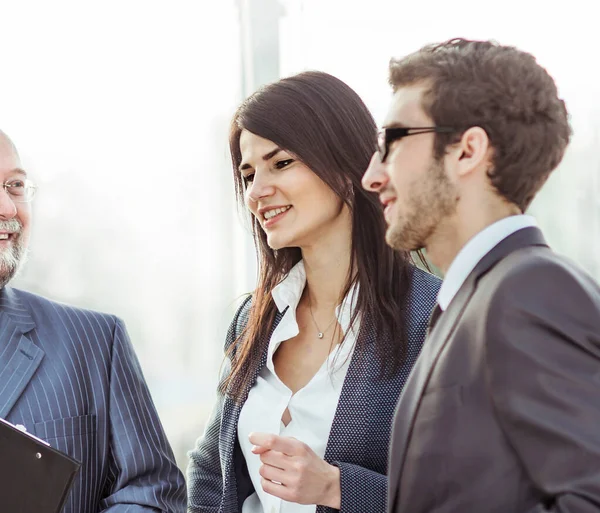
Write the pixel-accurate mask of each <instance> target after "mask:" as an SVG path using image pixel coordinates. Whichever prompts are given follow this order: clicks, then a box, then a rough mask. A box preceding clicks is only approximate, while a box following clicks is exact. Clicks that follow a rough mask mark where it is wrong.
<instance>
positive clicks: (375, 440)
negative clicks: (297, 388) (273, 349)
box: [188, 268, 440, 513]
mask: <svg viewBox="0 0 600 513" xmlns="http://www.w3.org/2000/svg"><path fill="white" fill-rule="evenodd" d="M439 287H440V280H439V279H437V278H436V277H434V276H432V275H430V274H428V273H425V272H423V271H421V270H419V269H416V268H415V269H414V272H413V280H412V285H411V291H410V299H409V315H408V317H409V319H408V322H409V325H408V327H407V333H408V341H409V348H408V355H407V359H406V362H405V364H404V365H403V366H402V368H401V369H400V371H399V372H398V373H397V374H395V375H394V376H393V377H392V378H389V379H382V378H381V377H380V376H379V374H380V373H379V364H378V362H377V359H376V358H374V348H373V345H374V343H375V337H374V335H373V333H374V330H373V329H372V328H370V327H369V324H368V319H365V326H364V329H363V330H362V332H361V335H360V336H361V337H367V340H366V344H365V345H364V349H363V351H358V348H357V350H355V352H354V355H353V357H352V360H351V362H350V367H349V369H348V373H347V375H346V380H345V381H344V386H343V388H342V393H341V396H340V401H339V403H338V408H337V411H336V415H335V418H334V421H333V425H332V427H331V432H330V435H329V440H328V444H327V450H326V451H325V460H326V461H327V462H329V463H331V464H334V465H337V466H338V467H339V468H340V476H341V491H342V501H341V509H340V511H341V512H342V513H365V512H369V513H384V512H385V510H386V494H387V477H386V472H387V461H388V445H389V440H390V430H391V423H392V418H393V415H394V410H395V407H396V403H397V400H398V397H399V395H400V392H401V391H402V387H403V386H404V383H405V381H406V379H407V377H408V374H409V372H410V370H411V369H412V366H413V364H414V362H415V360H416V359H417V356H418V355H419V352H420V350H421V346H422V344H423V340H424V338H425V330H426V327H427V322H428V319H429V314H430V312H431V310H432V308H433V306H434V305H435V303H436V298H437V293H438V290H439ZM249 307H250V298H248V299H247V300H246V301H244V303H243V304H242V305H241V307H240V308H239V309H238V312H237V313H236V316H235V317H234V320H233V322H232V323H231V326H230V328H229V331H228V333H227V339H226V347H228V346H229V345H230V344H231V343H232V342H233V341H234V340H235V337H236V333H239V332H240V330H241V329H242V327H243V326H244V325H245V323H246V322H247V318H248V312H249ZM281 317H282V315H281V314H280V313H278V314H277V316H276V319H275V323H274V326H273V327H272V329H271V333H272V331H273V329H274V328H275V326H276V325H277V323H278V322H279V321H280V320H281ZM270 336H271V334H269V337H270ZM266 354H267V353H266V352H265V353H264V354H263V359H262V364H261V367H262V366H263V365H264V364H265V362H266ZM228 371H229V368H228V367H226V368H225V369H224V376H225V375H226V373H227V372H228ZM259 372H260V368H259V369H258V370H257V372H256V374H255V377H254V381H255V380H256V376H257V375H258V373H259ZM254 381H253V382H252V383H250V384H249V385H248V390H249V389H250V387H251V386H252V385H253V384H254ZM240 410H241V405H237V404H235V403H234V402H233V401H232V400H231V399H230V398H229V397H224V396H222V395H218V397H217V403H216V405H215V407H214V409H213V412H212V414H211V417H210V419H209V420H208V422H207V425H206V429H205V432H204V434H203V436H202V437H200V438H199V439H198V442H197V444H196V447H195V448H194V450H192V451H191V452H190V454H189V456H190V463H189V466H188V488H189V496H188V511H189V512H190V513H239V512H240V511H241V507H242V503H243V500H244V499H245V498H246V497H247V496H248V495H249V494H250V493H251V491H252V488H251V486H252V485H251V483H250V480H249V477H248V475H247V469H246V464H245V462H244V459H243V456H242V453H241V450H240V448H239V443H238V441H237V423H238V418H239V414H240ZM333 511H335V510H333V509H331V508H325V507H322V506H319V507H318V508H317V512H318V513H332V512H333ZM267 513H269V512H267Z"/></svg>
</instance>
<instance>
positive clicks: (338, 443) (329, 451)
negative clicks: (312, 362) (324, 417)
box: [317, 317, 379, 511]
mask: <svg viewBox="0 0 600 513" xmlns="http://www.w3.org/2000/svg"><path fill="white" fill-rule="evenodd" d="M363 318H364V317H363ZM363 322H364V323H365V326H364V329H363V328H361V329H360V330H359V334H358V338H357V340H356V342H355V347H354V352H353V353H352V358H351V359H350V365H349V366H348V371H347V372H346V377H345V379H344V384H343V385H342V390H341V392H340V399H339V401H338V405H337V408H336V411H335V416H334V418H333V423H332V425H331V430H330V434H329V440H328V441H327V447H326V449H325V457H324V459H325V461H327V462H331V461H336V460H340V459H342V458H343V455H342V454H340V452H341V451H342V448H343V447H345V446H347V444H346V439H347V432H348V423H347V419H348V418H352V417H354V418H355V422H356V423H357V424H361V423H362V424H365V423H367V422H369V421H370V419H368V418H366V417H364V416H363V417H361V416H358V417H356V415H355V414H353V412H356V411H357V410H356V405H361V404H366V403H367V400H366V398H365V396H366V395H367V393H368V391H369V390H368V387H365V386H361V384H362V383H363V382H364V380H365V379H366V378H369V377H371V376H370V374H371V369H372V365H373V364H376V365H377V370H379V367H378V363H377V362H376V360H375V359H374V358H373V354H372V352H371V351H372V346H373V343H374V342H375V340H374V333H375V327H374V326H373V323H372V322H371V321H370V319H365V320H364V321H363ZM367 337H368V338H367ZM344 343H346V342H344ZM361 442H362V441H361V440H356V441H355V444H354V450H358V446H359V444H360V443H361ZM323 510H324V509H323V508H322V507H320V506H319V508H317V511H323Z"/></svg>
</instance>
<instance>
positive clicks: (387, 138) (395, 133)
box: [377, 126, 456, 163]
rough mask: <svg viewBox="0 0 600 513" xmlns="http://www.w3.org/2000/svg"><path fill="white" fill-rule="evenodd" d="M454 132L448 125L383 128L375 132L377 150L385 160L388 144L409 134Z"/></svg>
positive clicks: (382, 159)
mask: <svg viewBox="0 0 600 513" xmlns="http://www.w3.org/2000/svg"><path fill="white" fill-rule="evenodd" d="M431 132H436V133H451V132H456V129H454V128H451V127H448V126H422V127H394V128H383V129H382V130H380V131H379V133H378V134H377V151H378V152H379V158H380V159H381V162H382V163H383V162H385V159H386V158H387V156H388V153H389V151H390V144H392V143H393V142H394V141H397V140H398V139H402V138H403V137H408V136H409V135H419V134H429V133H431Z"/></svg>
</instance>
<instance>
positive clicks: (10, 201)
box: [0, 132, 31, 287]
mask: <svg viewBox="0 0 600 513" xmlns="http://www.w3.org/2000/svg"><path fill="white" fill-rule="evenodd" d="M26 178H27V176H26V174H25V172H24V171H23V170H22V169H21V162H20V159H19V155H18V154H17V152H16V150H15V148H14V146H13V145H12V143H11V142H10V140H9V139H8V138H7V137H6V136H5V135H4V134H2V133H1V132H0V183H2V184H7V183H12V184H18V183H19V182H20V181H21V180H25V179H26ZM30 222H31V203H24V202H19V201H15V198H14V197H13V196H11V194H9V193H8V192H7V189H6V187H0V287H3V286H4V285H6V284H7V283H8V282H9V281H10V280H11V279H12V278H13V276H14V275H15V273H16V272H17V270H18V269H19V266H20V265H21V264H22V263H23V261H24V259H25V255H26V253H27V247H28V245H29V234H30Z"/></svg>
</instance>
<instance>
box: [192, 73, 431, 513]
mask: <svg viewBox="0 0 600 513" xmlns="http://www.w3.org/2000/svg"><path fill="white" fill-rule="evenodd" d="M375 146H376V126H375V123H374V121H373V118H372V117H371V115H370V113H369V111H368V110H367V108H366V107H365V105H364V104H363V102H362V101H361V100H360V98H359V97H358V96H357V94H356V93H355V92H354V91H353V90H352V89H350V88H349V87H348V86H347V85H346V84H344V83H343V82H341V81H340V80H338V79H336V78H334V77H332V76H331V75H328V74H325V73H319V72H305V73H300V74H298V75H295V76H292V77H289V78H285V79H282V80H280V81H278V82H275V83H273V84H270V85H268V86H266V87H264V88H262V89H260V90H259V91H258V92H256V93H255V94H254V95H252V96H251V97H250V98H248V99H247V100H246V101H245V102H244V103H243V104H242V105H241V106H240V108H239V109H238V111H237V113H236V114H235V116H234V119H233V122H232V129H231V134H230V149H231V157H232V162H233V168H234V176H235V185H236V193H237V196H238V198H239V200H240V201H241V202H242V204H243V205H245V206H246V207H247V209H248V210H249V212H250V214H251V216H252V220H253V231H254V236H255V241H256V245H257V251H258V254H259V262H260V270H259V278H258V286H257V288H256V290H255V292H254V293H253V295H252V296H251V297H250V298H247V299H246V301H244V303H243V304H242V306H241V307H240V308H239V309H238V312H237V314H236V315H235V318H234V320H233V322H232V323H231V326H230V329H229V332H228V334H227V341H226V350H227V360H226V362H227V365H226V369H225V373H224V375H223V380H222V382H221V385H220V387H219V394H218V402H217V405H216V407H215V409H214V411H213V414H212V416H211V418H210V420H209V422H208V425H207V427H206V431H205V433H204V435H203V436H202V437H201V438H200V439H199V441H198V444H197V447H196V448H195V450H193V451H192V452H191V453H190V465H189V468H188V478H189V483H188V486H189V506H188V507H189V511H191V512H203V513H208V512H211V513H217V512H218V513H238V512H242V513H271V512H280V513H300V512H307V513H308V512H313V513H314V512H315V510H316V511H317V512H324V511H334V510H340V511H344V512H349V513H350V512H351V513H354V512H355V513H364V512H366V511H368V512H373V513H378V512H381V513H383V512H384V511H385V501H386V490H387V484H386V475H385V473H386V463H387V451H388V443H389V436H390V424H391V420H392V416H393V412H394V408H395V405H396V402H397V400H398V396H399V394H400V392H401V390H402V387H403V385H404V382H405V380H406V378H407V376H408V374H409V372H410V369H411V368H412V365H413V363H414V361H415V359H416V357H417V355H418V353H419V351H420V348H421V345H422V343H423V339H424V337H425V329H426V325H427V320H428V316H429V313H430V312H431V310H432V308H433V305H434V304H435V301H436V295H437V291H438V289H439V280H438V279H437V278H435V277H434V276H432V275H430V274H428V273H426V272H424V271H421V270H419V269H417V268H416V267H414V266H413V265H411V263H410V257H409V255H408V254H401V253H396V252H394V251H392V250H391V249H389V247H388V246H387V245H386V243H385V231H386V226H385V221H384V218H383V213H382V207H381V204H380V203H379V201H378V199H377V197H376V196H374V195H372V194H370V193H367V192H365V191H364V190H363V189H362V187H361V177H362V174H363V172H364V170H365V169H366V168H367V165H368V163H369V159H370V157H371V155H372V153H373V150H374V148H375ZM315 505H318V507H317V506H315ZM328 508H330V509H328Z"/></svg>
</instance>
